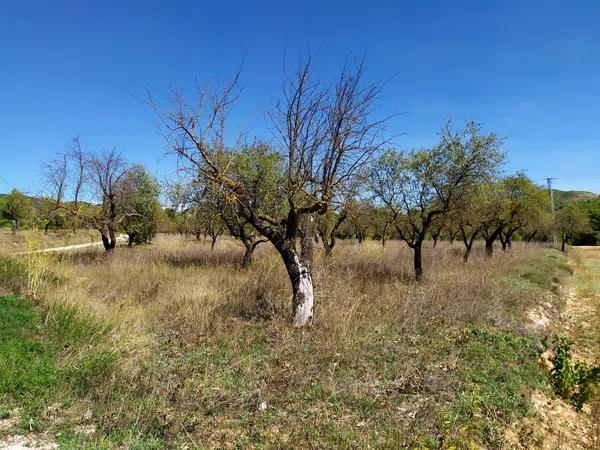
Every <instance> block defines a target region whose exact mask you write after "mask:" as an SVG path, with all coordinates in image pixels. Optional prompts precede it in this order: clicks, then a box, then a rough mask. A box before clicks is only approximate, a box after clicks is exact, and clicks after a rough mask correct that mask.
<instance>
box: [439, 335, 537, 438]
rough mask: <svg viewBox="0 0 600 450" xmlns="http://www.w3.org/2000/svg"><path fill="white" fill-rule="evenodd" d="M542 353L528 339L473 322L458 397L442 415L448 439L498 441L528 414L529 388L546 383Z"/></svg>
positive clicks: (462, 350) (463, 347)
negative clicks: (540, 356) (505, 430)
mask: <svg viewBox="0 0 600 450" xmlns="http://www.w3.org/2000/svg"><path fill="white" fill-rule="evenodd" d="M538 356H539V349H537V348H536V347H535V346H534V345H533V343H532V341H530V340H529V339H527V338H522V337H515V336H513V335H510V334H508V333H504V332H501V331H495V330H491V329H486V328H480V327H473V328H472V330H471V335H470V336H469V337H468V338H467V339H466V340H465V341H464V343H463V344H462V345H461V348H460V356H459V363H458V370H457V374H458V386H457V389H456V392H457V393H458V399H457V401H455V402H454V403H453V405H452V407H451V408H450V409H449V410H447V411H446V412H445V413H444V415H443V418H444V422H445V424H446V426H447V427H448V430H451V431H450V439H449V441H450V442H449V443H451V444H457V443H464V442H465V441H467V440H468V439H469V438H472V439H474V440H476V441H482V442H484V443H485V444H488V445H490V446H491V447H494V448H495V447H496V446H500V445H501V444H502V439H503V436H502V433H503V431H504V429H505V428H506V427H507V426H508V425H509V424H510V423H511V422H512V421H514V420H516V419H517V418H519V417H523V416H526V415H528V414H529V413H530V404H529V400H528V398H529V393H530V392H531V391H532V390H535V389H543V388H544V386H545V384H544V381H545V380H546V373H545V371H544V369H543V368H542V367H541V365H540V364H539V363H538Z"/></svg>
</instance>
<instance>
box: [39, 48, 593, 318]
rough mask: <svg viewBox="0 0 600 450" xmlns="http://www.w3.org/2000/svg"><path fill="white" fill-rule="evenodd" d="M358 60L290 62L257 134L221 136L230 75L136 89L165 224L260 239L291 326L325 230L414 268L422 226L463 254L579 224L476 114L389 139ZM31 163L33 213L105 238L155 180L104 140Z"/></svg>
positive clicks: (301, 309)
mask: <svg viewBox="0 0 600 450" xmlns="http://www.w3.org/2000/svg"><path fill="white" fill-rule="evenodd" d="M364 72H365V66H364V64H363V62H362V61H358V62H356V63H355V64H350V63H348V64H346V65H344V66H343V67H342V69H341V71H340V73H339V75H338V77H337V78H335V79H334V80H333V81H331V82H324V81H322V80H320V79H317V78H316V77H315V76H314V72H313V61H312V59H311V58H310V57H308V58H306V59H304V60H301V61H300V62H299V64H298V65H297V66H296V67H295V68H294V70H293V71H290V72H288V73H286V74H285V76H284V80H283V83H282V92H281V96H280V99H279V100H278V101H277V102H276V103H275V105H274V107H273V108H272V109H271V110H269V111H268V112H267V114H266V118H267V121H268V123H269V124H270V127H271V129H272V131H273V133H274V136H275V137H274V139H272V140H271V141H269V142H266V141H256V142H253V143H250V144H239V143H236V144H228V143H227V142H228V141H227V140H226V138H225V122H226V118H227V116H228V114H229V112H230V111H231V110H232V109H233V108H234V107H235V104H236V100H237V99H238V97H239V95H240V88H239V73H238V74H236V75H235V76H234V77H232V78H231V79H229V80H228V81H226V82H224V83H223V84H222V85H221V86H220V87H218V88H214V84H213V85H208V86H205V87H199V88H198V89H197V96H196V98H194V101H193V102H190V103H187V102H186V101H185V96H184V95H183V94H182V93H181V92H172V93H171V95H169V97H168V99H167V101H166V102H165V103H164V104H159V103H157V102H156V101H155V100H154V99H153V98H152V97H151V96H149V97H148V104H149V105H150V106H151V107H152V108H153V109H154V110H155V111H156V113H157V116H158V118H159V120H160V124H161V127H162V134H163V136H164V137H165V140H166V143H167V146H168V148H169V151H170V153H171V154H173V155H174V156H175V157H176V158H177V161H178V169H179V170H178V173H179V174H180V175H181V176H180V178H179V179H178V182H177V183H175V184H171V185H170V186H169V189H168V195H167V196H168V198H169V200H170V203H171V204H172V208H171V209H170V210H169V214H168V217H169V218H170V219H171V221H173V222H178V226H179V231H182V232H186V233H193V234H195V235H196V236H197V237H200V235H202V234H206V235H209V236H210V237H211V239H212V242H213V245H214V242H215V241H216V239H217V238H218V236H219V235H221V234H222V233H224V232H225V231H227V232H228V233H229V234H230V235H232V236H234V237H235V238H237V239H239V240H240V241H241V242H243V244H244V246H245V248H246V252H245V255H244V259H243V264H244V265H248V264H250V262H251V260H252V253H253V251H254V249H255V248H256V246H257V245H259V244H260V243H263V242H269V243H270V244H271V245H272V246H273V248H274V249H275V250H276V251H277V253H278V254H279V255H280V257H281V260H282V262H283V264H284V265H285V267H286V269H287V273H288V275H289V279H290V284H291V289H292V317H293V322H294V324H296V325H297V326H303V325H306V324H307V323H309V322H310V321H311V319H312V316H313V310H314V290H313V280H312V265H313V249H314V245H315V243H317V242H321V243H322V245H323V246H324V250H325V255H330V254H331V253H332V251H333V248H334V247H335V243H336V237H338V236H344V235H345V236H348V235H349V234H352V235H354V236H356V237H357V239H358V240H359V241H362V240H364V239H365V238H366V237H367V236H369V235H370V236H371V237H377V238H379V239H381V240H382V243H384V244H385V240H386V238H387V237H388V236H395V237H397V238H400V239H402V240H403V241H405V242H406V243H407V244H408V246H409V247H410V248H411V249H412V250H413V255H414V270H415V277H416V279H417V280H421V279H422V277H423V251H422V250H423V243H424V241H425V240H426V239H427V238H428V237H431V238H432V239H433V240H434V242H437V239H438V238H439V237H440V236H444V237H447V238H449V239H455V238H458V237H459V238H460V239H461V240H462V241H463V243H464V245H465V252H464V259H465V261H467V260H468V258H469V255H470V253H471V249H472V247H473V243H474V241H475V240H476V239H477V238H481V239H483V240H484V241H485V248H486V253H487V255H488V256H492V254H493V248H494V243H495V242H496V241H497V240H499V241H500V242H501V243H502V247H503V249H508V248H509V247H510V245H511V242H512V240H513V238H514V237H515V236H517V235H518V236H520V237H522V238H524V239H526V240H531V239H534V238H538V239H539V238H546V237H547V236H548V234H550V232H551V231H554V229H555V227H556V230H558V231H560V232H561V237H563V243H564V242H566V241H567V240H568V239H569V238H570V237H572V236H573V235H574V233H577V232H580V231H581V228H582V227H584V226H585V224H583V225H582V223H581V221H580V218H579V215H578V213H577V211H576V210H575V209H566V208H565V212H562V211H561V213H559V214H558V215H557V220H556V223H553V220H552V216H551V215H550V213H549V204H548V198H547V195H546V193H545V191H543V190H542V189H540V188H539V187H537V186H535V184H534V183H532V182H531V180H529V179H528V178H527V177H526V176H525V175H524V174H521V173H517V174H515V175H512V176H503V175H502V165H503V162H504V153H503V151H502V144H503V142H502V140H501V139H500V138H499V137H498V136H497V135H496V134H495V133H489V134H486V133H484V132H483V131H482V129H481V127H480V126H479V125H478V124H476V123H473V122H471V123H467V124H466V125H465V127H464V128H461V129H458V130H456V129H454V128H453V127H452V126H451V123H450V122H448V123H447V124H446V125H445V126H444V127H443V129H442V130H441V132H440V135H439V141H438V143H437V144H435V145H433V146H432V147H429V148H423V149H416V150H410V151H397V150H394V149H393V145H392V143H391V139H390V138H389V137H387V136H386V134H385V125H386V123H388V121H389V120H391V118H392V117H393V116H391V117H386V116H383V117H379V116H377V115H376V114H377V111H378V109H377V103H378V100H379V98H380V96H381V94H382V92H383V86H382V85H381V84H377V83H375V84H373V83H368V82H366V81H365V77H364ZM44 173H45V178H46V180H47V182H48V186H49V187H50V189H49V191H50V195H49V197H50V198H51V199H52V200H51V201H52V205H53V207H52V208H50V213H49V214H48V217H47V220H49V221H51V220H58V219H57V218H58V217H68V218H69V220H70V221H71V222H72V223H74V224H76V225H79V226H85V227H89V228H94V229H96V230H98V231H99V233H100V235H101V238H102V241H103V243H104V246H105V248H106V249H107V250H112V249H113V248H114V247H115V245H116V238H117V233H118V232H119V231H120V230H123V231H125V232H127V233H128V234H129V237H130V244H131V243H135V242H144V241H146V240H147V239H149V237H151V235H152V233H153V232H154V230H155V228H156V222H157V215H158V214H159V213H158V211H159V210H160V208H159V202H158V195H159V190H158V186H157V184H156V182H155V181H154V180H153V179H152V177H150V176H149V175H148V174H147V172H146V171H145V170H144V169H143V168H142V167H140V166H133V167H130V166H129V165H128V164H126V162H125V161H124V160H123V158H122V157H121V155H120V154H119V153H118V152H116V151H103V152H98V153H87V152H84V151H83V150H82V147H81V145H80V143H79V140H78V139H75V140H74V143H73V145H72V147H71V148H70V150H69V151H68V152H66V153H64V154H61V155H59V157H57V158H56V159H55V160H53V161H51V162H49V163H48V164H47V165H46V167H45V170H44ZM84 199H85V201H84Z"/></svg>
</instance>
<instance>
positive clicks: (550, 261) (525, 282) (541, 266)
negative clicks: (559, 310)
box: [509, 249, 573, 293]
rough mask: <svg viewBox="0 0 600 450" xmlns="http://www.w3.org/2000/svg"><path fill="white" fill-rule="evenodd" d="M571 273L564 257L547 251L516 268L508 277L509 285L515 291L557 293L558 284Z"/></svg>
mask: <svg viewBox="0 0 600 450" xmlns="http://www.w3.org/2000/svg"><path fill="white" fill-rule="evenodd" d="M572 273H573V270H572V269H571V268H570V267H569V266H568V265H567V264H566V261H565V257H564V255H563V254H562V253H561V252H559V251H558V250H555V249H548V250H547V251H546V252H544V256H543V257H541V258H536V259H535V260H534V261H532V262H531V263H529V264H525V265H522V266H519V267H517V268H516V269H515V273H514V274H512V275H511V276H510V277H509V283H510V284H511V285H512V287H514V288H517V289H525V290H527V289H531V288H539V289H543V290H547V291H550V292H554V293H558V288H559V286H560V284H561V283H562V282H563V281H564V279H565V278H567V277H568V276H570V275H572Z"/></svg>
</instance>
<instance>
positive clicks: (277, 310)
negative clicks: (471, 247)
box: [41, 235, 540, 448]
mask: <svg viewBox="0 0 600 450" xmlns="http://www.w3.org/2000/svg"><path fill="white" fill-rule="evenodd" d="M514 247H515V248H514V249H513V251H512V252H510V253H502V252H501V251H498V253H497V255H496V257H495V258H493V259H492V260H487V259H485V258H484V256H483V248H482V247H481V246H479V247H478V248H477V250H476V251H475V252H474V255H473V256H472V259H471V261H470V262H469V263H468V264H463V262H462V249H461V247H460V245H458V244H453V245H451V244H449V243H446V242H442V243H439V244H438V246H437V248H432V247H431V245H430V244H428V245H427V247H426V249H425V254H424V260H425V273H426V276H425V280H424V282H423V283H415V282H414V281H412V259H411V252H410V249H409V248H408V247H407V246H406V245H404V244H403V243H400V242H393V241H392V242H388V244H387V245H386V247H385V248H383V247H382V246H381V245H380V244H379V243H378V242H370V241H367V242H365V243H363V244H358V243H356V242H340V243H339V244H338V246H336V248H335V249H334V252H333V255H332V257H330V258H327V257H325V256H324V255H323V254H322V253H321V252H317V255H316V261H315V267H314V281H315V299H316V310H315V320H314V323H313V324H312V326H310V327H308V328H305V329H301V330H298V329H294V328H293V327H292V326H291V325H290V323H289V320H288V319H289V314H290V311H289V309H290V303H291V292H290V287H289V282H288V279H287V274H286V272H285V268H284V266H283V264H282V263H281V261H280V258H279V256H278V255H277V254H276V253H275V252H274V251H273V249H272V248H270V247H269V246H268V244H265V245H261V246H259V247H258V249H257V251H256V255H255V261H254V263H253V265H252V267H250V268H248V269H243V268H241V266H240V262H241V259H242V255H243V251H244V250H243V247H242V246H241V245H240V244H239V243H238V242H236V241H233V240H231V239H221V240H219V241H218V243H217V245H216V247H215V249H214V250H213V251H211V250H210V243H204V242H202V241H195V240H193V239H185V238H182V237H179V236H172V235H159V236H157V237H156V239H155V241H154V242H153V244H152V245H148V246H140V247H135V248H132V249H128V248H118V249H117V250H116V251H114V252H112V253H106V252H103V251H100V250H90V251H87V252H83V253H76V254H62V255H53V256H51V258H52V265H51V267H52V271H53V274H54V276H55V277H56V279H57V280H58V282H56V283H53V284H49V285H47V286H46V290H45V291H44V292H42V293H41V295H42V297H43V298H44V299H45V301H46V302H48V303H49V304H55V305H61V306H65V307H68V308H69V309H70V310H79V311H83V312H85V313H86V314H91V315H93V316H94V317H98V318H101V319H102V320H103V321H104V322H105V323H107V324H109V326H110V329H111V331H110V333H108V335H109V338H110V339H111V345H113V346H114V347H115V348H118V352H119V358H120V360H119V361H120V362H119V365H118V373H115V374H114V375H113V376H112V377H109V378H108V379H107V380H105V381H104V382H103V383H102V384H98V385H97V386H95V387H94V388H93V389H92V390H91V392H90V393H89V394H88V395H89V398H90V401H92V404H93V407H94V408H95V411H96V413H95V414H97V420H98V423H99V424H100V426H101V429H102V430H104V431H106V432H110V431H115V430H121V429H123V427H126V428H129V429H135V430H138V431H139V432H140V433H152V434H155V435H156V434H158V435H160V436H161V439H164V440H165V441H166V442H169V443H173V442H178V443H181V442H184V443H185V444H186V445H191V446H192V447H193V446H194V445H200V444H202V445H204V446H206V447H220V448H223V447H232V446H233V445H232V443H235V442H244V441H243V439H246V438H247V434H248V430H247V428H248V426H255V427H259V426H260V427H262V428H261V433H262V434H261V436H263V437H262V438H261V439H265V440H266V442H267V443H269V442H270V443H271V444H273V443H278V444H279V443H283V445H284V446H285V445H292V446H303V445H306V444H307V443H309V442H310V443H311V445H317V446H318V445H319V442H320V445H321V446H328V445H331V442H334V441H335V439H337V437H335V436H337V435H335V436H329V437H327V439H325V438H323V436H327V435H328V433H330V431H328V430H330V429H331V426H333V427H334V428H333V429H334V430H336V431H335V433H338V431H337V430H340V429H341V430H353V429H355V428H356V424H357V423H361V424H362V423H365V424H367V425H365V426H366V427H367V428H368V429H369V430H371V431H377V430H381V429H382V428H381V427H382V426H383V427H384V428H385V429H386V430H387V431H386V433H382V434H381V435H380V436H379V437H373V436H374V435H371V434H369V433H366V434H364V435H360V436H362V437H359V438H356V439H358V440H359V442H361V441H360V439H363V441H362V442H363V443H364V444H365V445H366V443H368V442H379V444H381V445H383V444H384V443H385V442H387V441H385V440H384V438H385V439H388V438H389V436H392V437H393V436H395V434H397V433H401V434H402V435H403V436H408V438H405V437H403V438H402V439H407V440H406V441H405V442H407V443H410V442H412V441H411V440H410V439H412V438H411V436H412V437H415V436H418V435H419V433H423V429H426V428H427V426H425V425H423V423H424V422H428V423H429V422H431V423H432V422H435V421H436V420H437V416H436V414H435V411H436V409H437V408H438V406H436V404H434V403H432V402H435V401H439V399H437V400H434V399H435V398H437V397H436V395H437V394H435V395H434V394H433V393H434V392H436V390H440V391H442V392H443V391H444V390H446V389H448V383H451V378H450V379H447V378H448V377H447V376H446V375H443V374H444V373H445V372H441V371H442V369H443V370H447V368H451V367H452V364H453V361H455V360H456V356H455V355H454V350H453V347H454V345H455V342H456V340H457V339H460V338H461V333H463V332H464V330H465V328H466V327H468V325H469V324H470V323H474V322H476V323H479V324H482V323H494V324H502V323H504V324H508V323H509V322H510V320H512V319H511V318H512V317H514V316H515V315H519V314H521V313H523V314H524V313H525V311H526V310H527V309H528V308H529V306H530V304H531V303H532V302H535V301H536V299H535V298H528V297H526V296H523V295H522V292H520V293H519V294H518V295H517V294H513V293H511V292H512V291H510V290H507V289H506V278H507V277H508V276H509V274H510V273H512V272H513V271H514V268H515V267H520V266H527V265H528V264H533V263H535V262H536V261H537V260H539V258H540V248H539V247H537V246H535V245H532V246H524V245H520V244H519V243H516V244H515V246H514ZM111 348H112V347H111ZM409 393H417V394H419V396H418V397H415V400H413V399H412V398H413V397H406V396H407V395H409ZM411 395H412V394H411ZM307 396H308V397H309V398H308V399H307ZM313 397H314V398H313ZM398 397H401V398H406V399H407V400H406V401H407V402H408V403H407V404H408V406H406V405H405V406H402V408H408V410H410V409H412V410H414V411H418V416H417V418H416V419H415V416H405V415H402V414H399V413H397V412H394V411H396V410H397V408H399V407H397V406H396V404H395V403H394V402H397V401H398ZM327 399H335V401H333V400H331V401H330V400H327ZM390 399H394V400H390ZM371 401H374V402H377V403H376V404H377V405H378V406H377V408H375V409H367V410H368V411H371V412H369V413H368V414H366V413H364V412H361V411H363V409H364V408H373V407H372V406H363V404H364V405H368V404H369V402H371ZM263 402H264V403H265V404H267V405H275V406H273V408H274V409H272V410H271V409H270V408H272V406H269V411H272V412H271V413H270V414H271V416H270V417H271V419H269V420H271V421H272V424H262V425H261V423H262V422H261V420H262V419H260V416H256V411H258V410H259V406H260V405H261V404H263ZM415 402H416V403H415ZM330 403H331V404H330ZM307 405H309V406H310V408H311V409H314V414H316V415H318V416H319V417H320V416H321V415H323V414H325V415H326V417H325V419H323V421H316V420H317V419H316V418H313V417H312V416H311V415H310V414H309V415H301V414H300V415H298V414H299V410H298V408H299V409H300V410H302V409H303V408H305V407H307ZM365 411H366V410H365ZM364 414H366V415H364ZM403 414H404V413H403ZM298 420H301V421H303V422H302V425H298ZM248 423H250V424H253V425H248ZM244 424H246V425H244ZM328 424H329V425H328ZM331 424H334V425H331ZM382 424H384V425H382ZM361 426H362V425H361ZM328 427H329V428H328ZM351 432H352V431H348V433H351ZM377 433H379V431H377ZM331 434H332V435H333V434H334V433H333V432H331ZM240 439H242V440H241V441H240ZM332 439H333V441H332ZM394 439H396V438H394ZM315 442H316V443H317V444H315ZM393 442H396V441H395V440H394V441H393ZM403 442H404V441H403ZM285 443H287V444H285ZM267 446H268V445H267Z"/></svg>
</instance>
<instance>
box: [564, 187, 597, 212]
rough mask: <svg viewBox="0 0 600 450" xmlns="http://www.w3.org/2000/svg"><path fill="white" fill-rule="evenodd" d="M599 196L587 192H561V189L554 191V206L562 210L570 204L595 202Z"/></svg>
mask: <svg viewBox="0 0 600 450" xmlns="http://www.w3.org/2000/svg"><path fill="white" fill-rule="evenodd" d="M597 197H598V195H597V194H594V193H593V192H587V191H561V190H560V189H554V205H555V206H556V208H557V209H560V208H562V207H563V206H565V205H566V204H568V203H571V202H576V201H579V200H593V199H595V198H597Z"/></svg>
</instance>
